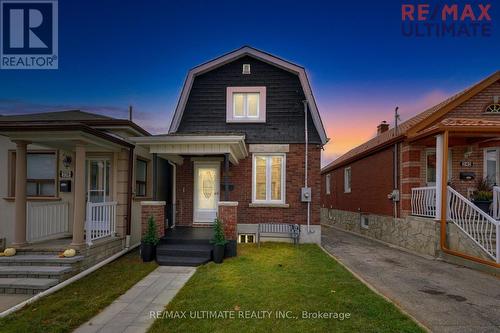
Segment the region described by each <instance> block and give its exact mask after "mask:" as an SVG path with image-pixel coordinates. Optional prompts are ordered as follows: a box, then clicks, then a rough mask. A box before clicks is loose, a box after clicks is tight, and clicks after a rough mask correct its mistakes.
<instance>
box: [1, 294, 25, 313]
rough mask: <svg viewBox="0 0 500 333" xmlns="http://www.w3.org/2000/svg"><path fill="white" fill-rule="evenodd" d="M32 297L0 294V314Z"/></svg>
mask: <svg viewBox="0 0 500 333" xmlns="http://www.w3.org/2000/svg"><path fill="white" fill-rule="evenodd" d="M31 297H33V295H27V294H0V312H4V311H5V310H8V309H10V308H11V307H13V306H14V305H17V304H19V303H22V302H24V301H25V300H27V299H28V298H31Z"/></svg>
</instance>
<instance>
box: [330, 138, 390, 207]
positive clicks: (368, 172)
mask: <svg viewBox="0 0 500 333" xmlns="http://www.w3.org/2000/svg"><path fill="white" fill-rule="evenodd" d="M346 167H350V168H351V192H350V193H344V169H345V168H346ZM392 168H393V147H392V146H391V147H388V148H386V149H384V150H381V151H379V152H376V153H374V154H372V155H370V156H368V157H365V158H363V159H360V160H358V161H356V162H353V163H351V164H349V165H346V166H345V167H340V168H337V169H334V170H332V171H330V172H329V173H330V174H331V178H330V179H331V183H330V194H329V195H328V194H326V177H325V174H324V175H323V177H322V179H323V181H322V184H321V188H322V190H321V192H322V201H321V203H322V207H326V208H335V209H341V210H347V211H352V212H358V211H361V212H371V213H375V214H380V215H392V212H393V204H392V201H391V200H389V199H387V195H388V194H389V193H391V192H392V190H393V177H392V174H393V173H392Z"/></svg>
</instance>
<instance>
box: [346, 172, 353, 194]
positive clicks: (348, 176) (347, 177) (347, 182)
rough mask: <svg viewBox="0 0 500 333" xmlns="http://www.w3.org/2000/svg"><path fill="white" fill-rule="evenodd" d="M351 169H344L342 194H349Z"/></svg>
mask: <svg viewBox="0 0 500 333" xmlns="http://www.w3.org/2000/svg"><path fill="white" fill-rule="evenodd" d="M351 177H352V172H351V167H348V168H345V169H344V192H345V193H351Z"/></svg>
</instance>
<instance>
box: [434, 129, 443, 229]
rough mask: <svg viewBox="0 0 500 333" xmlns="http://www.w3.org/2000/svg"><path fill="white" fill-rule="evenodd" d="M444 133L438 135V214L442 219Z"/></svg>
mask: <svg viewBox="0 0 500 333" xmlns="http://www.w3.org/2000/svg"><path fill="white" fill-rule="evenodd" d="M443 145H444V139H443V134H439V135H437V136H436V216H435V219H436V220H439V219H441V198H442V193H441V189H442V188H443Z"/></svg>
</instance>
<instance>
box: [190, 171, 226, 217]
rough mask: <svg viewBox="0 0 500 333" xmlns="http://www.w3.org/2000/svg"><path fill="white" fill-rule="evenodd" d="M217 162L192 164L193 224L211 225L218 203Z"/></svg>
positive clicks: (218, 173) (218, 172)
mask: <svg viewBox="0 0 500 333" xmlns="http://www.w3.org/2000/svg"><path fill="white" fill-rule="evenodd" d="M219 175H220V163H219V162H194V191H193V192H194V205H193V208H194V212H193V218H194V221H193V222H194V223H213V222H214V219H215V217H216V216H217V206H218V203H219Z"/></svg>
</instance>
